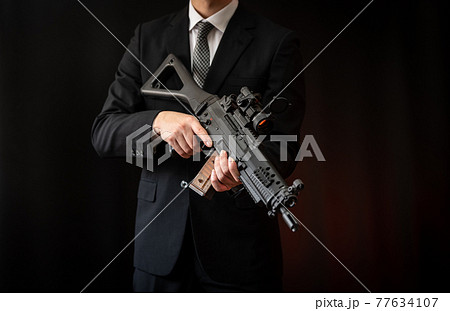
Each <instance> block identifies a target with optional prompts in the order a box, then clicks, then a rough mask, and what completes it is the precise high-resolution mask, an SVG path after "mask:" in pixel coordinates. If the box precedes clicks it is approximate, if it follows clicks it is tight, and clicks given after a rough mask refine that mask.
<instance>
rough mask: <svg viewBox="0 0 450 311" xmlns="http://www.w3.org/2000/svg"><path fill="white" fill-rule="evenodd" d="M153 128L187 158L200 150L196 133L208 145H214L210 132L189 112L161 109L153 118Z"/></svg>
mask: <svg viewBox="0 0 450 311" xmlns="http://www.w3.org/2000/svg"><path fill="white" fill-rule="evenodd" d="M153 130H154V131H155V132H156V133H157V134H159V135H160V136H161V138H162V139H163V140H164V141H166V142H167V143H168V144H169V145H170V146H172V147H173V149H175V151H176V152H177V153H178V154H179V155H180V156H181V157H183V158H185V159H187V158H189V157H191V156H192V155H193V154H194V152H198V151H200V146H199V145H198V141H197V139H196V138H195V135H197V136H199V137H200V139H201V140H202V141H203V142H204V143H205V145H206V146H208V147H212V140H211V138H210V137H209V135H208V132H206V130H205V129H204V128H203V127H202V126H201V124H200V122H198V120H197V119H196V118H195V117H193V116H191V115H189V114H185V113H180V112H175V111H161V112H160V113H158V115H157V116H156V118H155V119H154V120H153Z"/></svg>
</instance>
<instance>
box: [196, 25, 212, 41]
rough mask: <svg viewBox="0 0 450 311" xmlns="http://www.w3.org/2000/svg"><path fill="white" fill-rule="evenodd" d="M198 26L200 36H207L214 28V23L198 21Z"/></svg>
mask: <svg viewBox="0 0 450 311" xmlns="http://www.w3.org/2000/svg"><path fill="white" fill-rule="evenodd" d="M197 27H198V37H199V38H201V37H206V36H207V35H208V34H209V32H210V31H211V30H212V29H213V28H214V25H213V24H211V23H210V22H198V23H197Z"/></svg>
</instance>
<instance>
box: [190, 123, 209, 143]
mask: <svg viewBox="0 0 450 311" xmlns="http://www.w3.org/2000/svg"><path fill="white" fill-rule="evenodd" d="M192 130H193V131H194V133H195V134H196V135H197V136H198V137H200V139H201V140H202V141H203V142H204V143H205V145H206V146H207V147H209V148H211V147H212V145H213V144H212V140H211V137H209V135H208V132H207V131H206V130H205V129H204V128H203V127H202V126H201V125H200V123H199V122H198V121H197V124H195V125H193V126H192Z"/></svg>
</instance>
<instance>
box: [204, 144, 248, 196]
mask: <svg viewBox="0 0 450 311" xmlns="http://www.w3.org/2000/svg"><path fill="white" fill-rule="evenodd" d="M239 175H240V174H239V170H238V167H237V164H236V161H234V159H233V158H231V157H228V155H227V152H226V151H225V150H222V151H221V152H220V155H218V156H216V159H215V160H214V169H213V170H212V172H211V184H212V186H213V188H214V189H215V190H216V191H217V192H223V191H227V190H230V189H231V188H233V187H236V186H237V185H239V184H241V181H240V180H239Z"/></svg>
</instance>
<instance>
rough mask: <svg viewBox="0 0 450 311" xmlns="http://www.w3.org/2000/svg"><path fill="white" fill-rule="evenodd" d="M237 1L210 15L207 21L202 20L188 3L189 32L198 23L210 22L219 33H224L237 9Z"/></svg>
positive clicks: (190, 3) (234, 0) (233, 0)
mask: <svg viewBox="0 0 450 311" xmlns="http://www.w3.org/2000/svg"><path fill="white" fill-rule="evenodd" d="M238 4H239V1H238V0H232V1H231V2H230V3H229V4H228V5H227V6H226V7H224V8H223V9H222V10H220V11H219V12H217V13H215V14H214V15H211V16H210V17H208V18H207V19H204V18H203V17H202V16H201V15H200V14H198V12H197V11H196V10H195V9H194V7H193V6H192V2H191V1H189V31H191V30H192V28H194V27H195V25H197V23H198V22H200V21H203V20H206V21H208V22H210V23H211V24H212V25H213V26H214V27H216V28H217V29H218V30H220V31H221V32H225V29H226V28H227V25H228V22H229V21H230V19H231V17H232V16H233V14H234V12H236V9H237V7H238Z"/></svg>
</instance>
